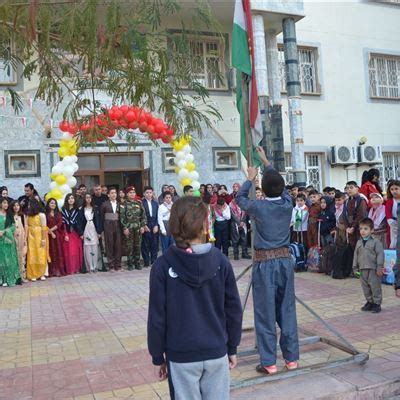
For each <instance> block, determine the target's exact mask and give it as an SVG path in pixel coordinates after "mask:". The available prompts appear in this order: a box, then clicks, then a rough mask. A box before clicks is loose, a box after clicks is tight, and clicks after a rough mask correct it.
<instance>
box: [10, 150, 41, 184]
mask: <svg viewBox="0 0 400 400" xmlns="http://www.w3.org/2000/svg"><path fill="white" fill-rule="evenodd" d="M4 161H5V177H6V178H22V177H28V176H33V177H39V176H40V150H21V151H19V150H6V151H4Z"/></svg>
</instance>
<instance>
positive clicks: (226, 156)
mask: <svg viewBox="0 0 400 400" xmlns="http://www.w3.org/2000/svg"><path fill="white" fill-rule="evenodd" d="M213 157H214V170H216V171H229V170H237V169H240V149H238V148H234V149H229V148H213Z"/></svg>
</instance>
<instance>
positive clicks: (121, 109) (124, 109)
mask: <svg viewBox="0 0 400 400" xmlns="http://www.w3.org/2000/svg"><path fill="white" fill-rule="evenodd" d="M119 109H120V111H121V112H122V113H123V114H126V113H127V112H128V110H129V107H128V106H125V105H124V106H121V107H120V108H119Z"/></svg>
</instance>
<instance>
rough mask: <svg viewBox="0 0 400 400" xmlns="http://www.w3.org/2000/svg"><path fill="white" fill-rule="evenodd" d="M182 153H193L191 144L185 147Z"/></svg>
mask: <svg viewBox="0 0 400 400" xmlns="http://www.w3.org/2000/svg"><path fill="white" fill-rule="evenodd" d="M182 151H183V152H184V153H186V154H189V153H191V151H192V148H191V147H190V145H189V144H185V146H183V149H182Z"/></svg>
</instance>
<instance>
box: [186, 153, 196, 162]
mask: <svg viewBox="0 0 400 400" xmlns="http://www.w3.org/2000/svg"><path fill="white" fill-rule="evenodd" d="M185 160H186V162H188V163H190V162H193V161H194V157H193V154H186V157H185Z"/></svg>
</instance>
